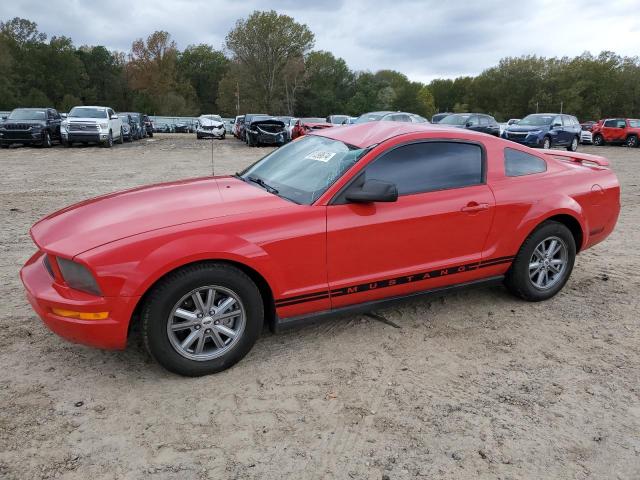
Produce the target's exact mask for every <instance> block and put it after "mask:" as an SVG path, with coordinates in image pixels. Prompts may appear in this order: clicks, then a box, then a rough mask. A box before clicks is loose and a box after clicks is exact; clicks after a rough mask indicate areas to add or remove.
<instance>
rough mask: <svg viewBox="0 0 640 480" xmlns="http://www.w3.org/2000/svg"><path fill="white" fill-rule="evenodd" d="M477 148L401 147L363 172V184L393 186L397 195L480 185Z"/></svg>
mask: <svg viewBox="0 0 640 480" xmlns="http://www.w3.org/2000/svg"><path fill="white" fill-rule="evenodd" d="M482 173H483V160H482V149H481V148H480V146H478V145H475V144H471V143H459V142H424V143H413V144H410V145H403V146H401V147H398V148H395V149H393V150H391V151H390V152H387V153H385V154H383V155H382V156H381V157H379V158H377V159H376V160H374V161H373V163H371V164H370V165H368V166H367V167H366V169H365V179H366V180H372V179H373V180H383V181H386V182H393V183H395V184H396V186H397V187H398V194H399V195H410V194H412V193H421V192H430V191H433V190H444V189H449V188H460V187H466V186H470V185H478V184H481V183H482V182H483V176H482Z"/></svg>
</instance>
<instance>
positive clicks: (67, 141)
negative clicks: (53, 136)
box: [61, 139, 71, 148]
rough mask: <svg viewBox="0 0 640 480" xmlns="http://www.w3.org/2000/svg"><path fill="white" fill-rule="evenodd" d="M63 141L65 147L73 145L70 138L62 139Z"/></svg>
mask: <svg viewBox="0 0 640 480" xmlns="http://www.w3.org/2000/svg"><path fill="white" fill-rule="evenodd" d="M61 143H62V146H63V147H64V148H69V147H70V146H71V142H70V141H69V140H65V139H62V140H61Z"/></svg>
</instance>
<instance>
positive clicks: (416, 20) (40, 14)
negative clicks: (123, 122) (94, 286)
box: [0, 0, 640, 81]
mask: <svg viewBox="0 0 640 480" xmlns="http://www.w3.org/2000/svg"><path fill="white" fill-rule="evenodd" d="M267 9H275V10H277V11H278V12H279V13H285V14H287V15H290V16H292V17H294V18H295V19H296V20H297V21H299V22H303V23H306V24H307V25H308V26H309V27H310V28H311V30H312V31H313V32H314V33H315V36H316V46H315V48H316V49H322V50H328V51H331V52H333V53H334V55H337V56H340V57H342V58H344V59H345V60H346V61H347V63H348V64H349V66H350V67H351V68H352V69H358V70H372V71H375V70H379V69H387V68H390V69H395V70H399V71H402V72H404V73H405V74H407V75H408V76H409V78H411V79H412V80H421V81H428V80H430V79H432V78H438V77H455V76H458V75H466V74H470V75H475V74H477V73H479V72H481V71H482V70H483V69H485V68H487V67H490V66H492V65H495V64H496V63H497V62H498V61H499V60H500V58H502V57H505V56H518V55H524V54H537V55H543V56H565V55H567V56H573V55H579V54H580V53H582V52H584V51H591V52H592V53H599V52H600V51H602V50H612V51H615V52H617V53H619V54H622V55H640V2H639V1H638V0H618V1H616V0H576V1H568V0H529V1H526V2H521V1H514V0H510V1H501V0H483V1H482V2H477V1H471V0H468V1H462V0H460V1H450V2H446V4H445V2H443V1H429V0H422V1H421V0H393V1H376V0H368V1H367V0H324V1H323V0H313V1H305V0H280V1H273V2H268V1H265V0H262V1H258V0H242V1H238V0H210V1H206V0H153V1H138V0H135V1H125V0H108V1H101V2H94V1H89V0H85V1H81V0H48V1H40V0H19V1H8V0H0V21H2V20H8V19H10V18H13V17H15V16H19V17H24V18H28V19H30V20H32V21H35V22H36V23H38V25H39V28H40V30H41V31H43V32H45V33H47V34H48V35H49V36H51V35H66V36H70V37H71V38H72V39H73V40H74V42H75V43H76V44H78V45H80V44H89V45H97V44H98V45H105V46H107V47H109V48H111V49H117V50H122V51H128V50H129V48H130V46H131V42H132V40H134V39H135V38H139V37H146V36H147V35H148V34H149V33H151V32H153V31H154V30H167V31H168V32H169V33H171V35H172V36H173V38H174V40H176V42H177V43H178V46H179V47H180V48H184V47H186V46H187V45H189V44H194V43H208V44H211V45H213V46H214V47H216V48H223V44H224V37H225V35H226V33H227V32H228V31H229V30H230V29H231V28H232V27H233V25H234V23H235V21H236V20H237V19H238V18H242V17H246V16H247V15H249V14H250V13H251V12H252V11H253V10H267Z"/></svg>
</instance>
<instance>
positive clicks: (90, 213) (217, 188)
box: [31, 177, 292, 257]
mask: <svg viewBox="0 0 640 480" xmlns="http://www.w3.org/2000/svg"><path fill="white" fill-rule="evenodd" d="M290 205H292V204H291V203H290V202H288V201H287V200H284V199H282V198H280V197H278V196H276V195H272V194H270V193H267V192H266V191H265V190H263V189H261V188H260V187H258V186H257V185H253V184H249V183H245V182H244V181H242V180H240V179H238V178H235V177H207V178H196V179H190V180H183V181H179V182H172V183H163V184H157V185H149V186H145V187H139V188H134V189H132V190H125V191H122V192H116V193H111V194H108V195H103V196H101V197H96V198H93V199H90V200H86V201H83V202H80V203H77V204H75V205H71V206H69V207H66V208H64V209H62V210H59V211H57V212H55V213H53V214H51V215H49V216H47V217H45V218H44V219H42V220H40V221H39V222H38V223H36V224H35V225H34V226H33V227H32V228H31V237H32V238H33V240H34V242H35V243H36V245H37V246H38V247H39V248H41V249H43V250H45V251H48V252H51V253H54V254H62V255H64V256H69V257H73V256H76V255H78V254H80V253H82V252H85V251H87V250H90V249H92V248H95V247H98V246H100V245H104V244H106V243H110V242H113V241H116V240H120V239H122V238H126V237H130V236H133V235H138V234H141V233H145V232H149V231H152V230H158V229H161V228H166V227H171V226H174V225H179V224H186V223H190V222H197V221H201V220H207V219H213V218H219V217H224V216H230V215H237V214H242V213H250V212H251V213H254V214H255V212H257V211H265V210H270V209H274V208H282V207H286V206H290Z"/></svg>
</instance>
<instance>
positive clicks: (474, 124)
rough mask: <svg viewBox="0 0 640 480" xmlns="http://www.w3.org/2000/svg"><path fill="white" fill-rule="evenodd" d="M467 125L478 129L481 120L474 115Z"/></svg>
mask: <svg viewBox="0 0 640 480" xmlns="http://www.w3.org/2000/svg"><path fill="white" fill-rule="evenodd" d="M467 123H469V124H470V126H471V127H477V126H478V125H479V124H480V120H479V119H478V116H477V115H472V116H471V117H469V120H467Z"/></svg>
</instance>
